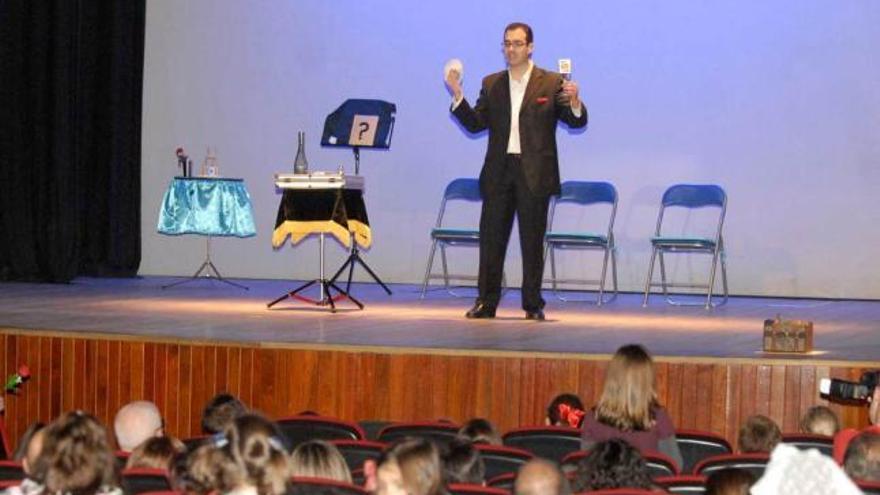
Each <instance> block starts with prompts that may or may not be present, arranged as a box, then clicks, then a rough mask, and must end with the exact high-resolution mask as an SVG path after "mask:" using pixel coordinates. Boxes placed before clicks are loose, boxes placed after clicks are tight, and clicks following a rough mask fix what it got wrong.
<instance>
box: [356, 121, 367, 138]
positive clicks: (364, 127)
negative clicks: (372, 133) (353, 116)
mask: <svg viewBox="0 0 880 495" xmlns="http://www.w3.org/2000/svg"><path fill="white" fill-rule="evenodd" d="M358 125H359V126H360V128H361V130H360V132H358V141H363V140H364V133H365V132H367V131H369V130H370V124H368V123H366V122H361V123H360V124H358Z"/></svg>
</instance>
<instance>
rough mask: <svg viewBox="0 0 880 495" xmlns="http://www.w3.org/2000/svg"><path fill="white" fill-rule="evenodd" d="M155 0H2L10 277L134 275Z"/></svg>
mask: <svg viewBox="0 0 880 495" xmlns="http://www.w3.org/2000/svg"><path fill="white" fill-rule="evenodd" d="M145 15H146V6H145V0H0V184H2V192H0V280H26V281H48V282H67V281H70V280H71V279H72V278H74V277H76V276H78V275H92V276H134V275H135V274H136V273H137V269H138V265H139V264H140V258H141V247H140V246H141V239H140V194H141V193H140V187H141V186H140V176H141V170H140V167H141V156H140V154H141V149H140V148H141V100H142V93H143V61H144V26H145V22H146V17H145Z"/></svg>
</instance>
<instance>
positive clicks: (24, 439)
mask: <svg viewBox="0 0 880 495" xmlns="http://www.w3.org/2000/svg"><path fill="white" fill-rule="evenodd" d="M45 427H46V423H43V422H42V421H37V422H36V423H33V424H31V425H30V426H28V427H27V429H26V430H25V431H24V433H23V434H22V435H21V438H20V439H19V440H18V447H17V448H16V449H15V452H14V453H13V454H12V459H13V460H15V461H18V462H20V463H21V464H22V467H23V468H24V471H25V472H28V466H27V465H28V462H29V461H30V462H33V461H34V460H35V459H36V458H37V456H38V455H39V454H40V449H41V448H42V447H43V438H42V434H41V432H42V430H43V429H44V428H45ZM36 437H39V438H36ZM31 442H34V444H33V445H31ZM32 449H35V450H33V453H34V455H33V456H31V455H30V454H31V451H32Z"/></svg>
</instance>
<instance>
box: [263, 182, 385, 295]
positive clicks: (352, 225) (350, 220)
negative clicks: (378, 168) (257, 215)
mask: <svg viewBox="0 0 880 495" xmlns="http://www.w3.org/2000/svg"><path fill="white" fill-rule="evenodd" d="M276 185H277V186H278V187H279V188H282V189H283V193H282V197H281V203H280V204H279V205H278V216H277V217H276V220H275V231H274V232H273V233H272V245H273V247H275V248H276V249H277V248H280V247H281V246H283V245H284V242H285V240H286V239H287V238H288V237H290V242H291V244H294V245H296V244H298V243H299V242H300V241H302V240H303V239H305V238H306V237H307V236H309V235H312V234H317V235H318V236H319V241H320V278H318V279H315V280H312V281H310V282H307V283H305V284H303V285H301V286H299V287H297V288H296V289H293V290H291V291H289V292H287V293H286V294H284V295H282V296H280V297H278V298H277V299H275V300H274V301H272V302H270V303H269V304H267V307H270V308H271V307H272V306H274V305H275V304H277V303H279V302H281V301H283V300H284V299H287V298H294V299H298V300H301V301H305V302H309V303H313V304H317V305H320V306H323V305H329V306H330V307H331V309H332V310H334V311H335V309H336V306H335V301H336V300H339V299H342V298H347V299H349V300H351V301H352V302H353V303H355V304H356V305H357V306H358V307H359V308H360V309H363V307H364V305H363V303H361V302H360V301H358V300H357V299H356V298H354V297H352V296H351V295H350V294H349V292H348V290H342V289H341V288H340V287H338V286H337V285H336V283H335V280H336V278H337V277H338V276H339V275H340V274H341V273H342V271H343V269H344V268H345V266H346V265H343V267H342V268H340V269H339V271H337V273H336V275H334V276H333V277H332V278H330V279H327V278H326V277H325V275H324V236H325V235H326V234H331V235H333V237H335V238H336V240H338V241H339V242H340V243H341V244H343V245H345V246H347V247H352V248H355V246H352V239H353V240H354V243H355V244H356V246H360V247H364V248H366V247H369V246H370V244H371V243H372V234H371V231H370V222H369V219H368V217H367V209H366V206H365V204H364V198H363V190H362V187H363V186H362V185H360V186H359V187H358V186H351V185H350V184H345V185H343V184H339V185H338V186H336V187H334V188H330V187H326V188H320V187H318V188H309V187H307V185H302V184H299V185H290V184H284V183H282V182H280V181H277V180H276ZM304 187H305V188H304ZM314 284H319V285H320V288H321V292H320V294H321V295H320V298H319V299H317V300H314V299H309V298H306V297H303V296H301V295H299V293H300V292H302V291H303V290H305V289H307V288H309V287H311V286H312V285H314ZM331 289H332V290H334V291H336V292H337V294H336V295H335V296H333V295H331V294H330V291H331ZM347 289H348V288H347Z"/></svg>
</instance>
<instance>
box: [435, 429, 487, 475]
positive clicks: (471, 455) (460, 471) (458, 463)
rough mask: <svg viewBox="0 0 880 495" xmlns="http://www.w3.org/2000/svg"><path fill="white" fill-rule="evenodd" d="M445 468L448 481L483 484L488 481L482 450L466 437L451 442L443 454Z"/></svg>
mask: <svg viewBox="0 0 880 495" xmlns="http://www.w3.org/2000/svg"><path fill="white" fill-rule="evenodd" d="M443 469H444V471H445V473H446V482H447V483H470V484H474V485H482V484H485V482H486V480H485V477H486V465H485V464H484V463H483V458H482V457H480V451H478V450H477V448H476V447H475V446H474V443H473V442H471V441H470V439H468V438H465V437H458V438H456V439H454V440H452V441H451V442H449V445H448V446H447V451H446V452H445V453H444V454H443Z"/></svg>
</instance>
